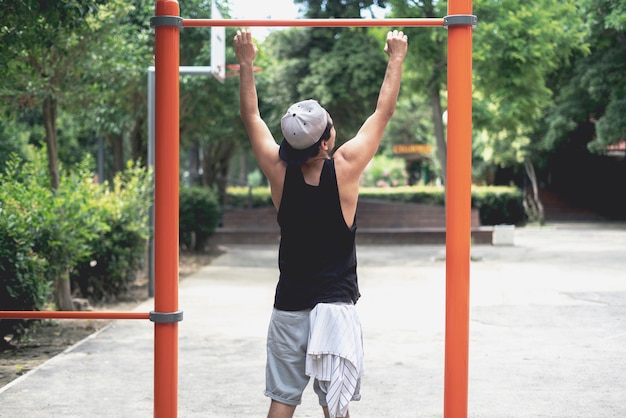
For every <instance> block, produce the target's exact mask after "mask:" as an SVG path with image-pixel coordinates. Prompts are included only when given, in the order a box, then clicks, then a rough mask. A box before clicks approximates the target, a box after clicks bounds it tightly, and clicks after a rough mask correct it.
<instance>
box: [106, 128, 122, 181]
mask: <svg viewBox="0 0 626 418" xmlns="http://www.w3.org/2000/svg"><path fill="white" fill-rule="evenodd" d="M106 138H107V142H108V143H109V145H110V146H111V149H112V150H113V176H112V177H114V176H115V175H116V174H117V173H119V172H120V171H124V139H123V137H122V135H121V134H119V135H111V136H107V137H106Z"/></svg>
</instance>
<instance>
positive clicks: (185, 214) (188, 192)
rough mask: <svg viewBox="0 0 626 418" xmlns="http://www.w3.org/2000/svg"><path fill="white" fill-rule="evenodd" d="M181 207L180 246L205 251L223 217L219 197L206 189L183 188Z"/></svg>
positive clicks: (181, 189) (181, 191) (195, 187)
mask: <svg viewBox="0 0 626 418" xmlns="http://www.w3.org/2000/svg"><path fill="white" fill-rule="evenodd" d="M179 205H180V206H179V240H180V243H179V244H180V245H181V247H182V248H184V249H187V250H192V251H202V250H204V247H205V246H206V243H207V242H208V240H209V238H210V237H211V234H212V233H213V231H215V227H216V226H217V224H218V222H219V220H220V218H221V216H222V214H221V209H220V205H219V201H218V199H217V196H216V195H215V194H214V193H213V192H212V191H211V190H210V189H208V188H206V187H197V186H192V187H181V188H180V203H179Z"/></svg>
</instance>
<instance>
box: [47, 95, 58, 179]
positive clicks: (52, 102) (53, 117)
mask: <svg viewBox="0 0 626 418" xmlns="http://www.w3.org/2000/svg"><path fill="white" fill-rule="evenodd" d="M43 124H44V127H45V130H46V146H47V148H48V173H49V174H50V187H51V188H52V189H53V190H56V189H58V188H59V183H60V181H59V152H58V143H57V101H56V99H55V98H54V96H52V95H51V94H48V95H47V96H46V97H45V98H44V99H43Z"/></svg>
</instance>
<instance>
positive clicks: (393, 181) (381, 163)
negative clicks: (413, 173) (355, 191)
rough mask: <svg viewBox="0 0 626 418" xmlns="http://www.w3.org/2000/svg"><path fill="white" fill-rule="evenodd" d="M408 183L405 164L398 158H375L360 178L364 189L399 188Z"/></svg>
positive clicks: (380, 156) (379, 156)
mask: <svg viewBox="0 0 626 418" xmlns="http://www.w3.org/2000/svg"><path fill="white" fill-rule="evenodd" d="M408 183H409V175H408V173H407V171H406V163H405V162H404V160H402V159H400V158H393V157H387V156H385V155H377V156H375V157H374V158H373V159H372V161H371V162H370V164H369V165H368V166H367V169H366V170H365V172H364V173H363V175H362V176H361V185H362V186H365V187H383V188H387V187H399V186H406V185H407V184H408Z"/></svg>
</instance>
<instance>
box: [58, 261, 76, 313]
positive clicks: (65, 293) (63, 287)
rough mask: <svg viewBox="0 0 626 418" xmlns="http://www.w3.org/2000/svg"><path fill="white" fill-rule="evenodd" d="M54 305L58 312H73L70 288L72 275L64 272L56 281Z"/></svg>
mask: <svg viewBox="0 0 626 418" xmlns="http://www.w3.org/2000/svg"><path fill="white" fill-rule="evenodd" d="M54 289H55V293H54V303H55V305H56V308H57V311H73V310H74V304H73V303H72V290H71V286H70V274H69V272H68V271H64V272H63V273H61V274H59V275H58V276H57V277H56V279H55V280H54Z"/></svg>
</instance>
